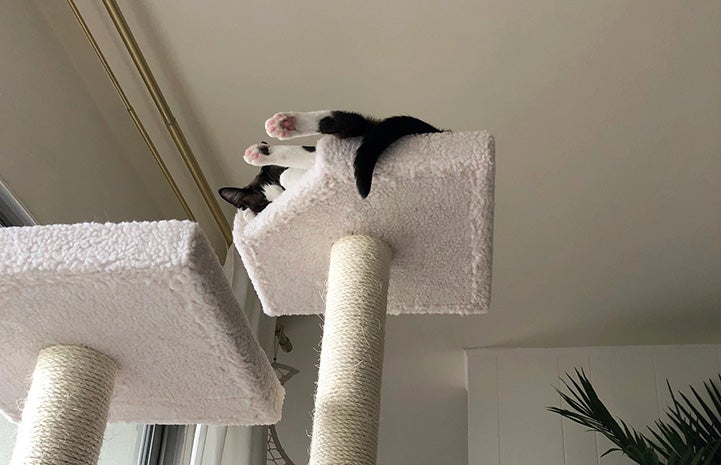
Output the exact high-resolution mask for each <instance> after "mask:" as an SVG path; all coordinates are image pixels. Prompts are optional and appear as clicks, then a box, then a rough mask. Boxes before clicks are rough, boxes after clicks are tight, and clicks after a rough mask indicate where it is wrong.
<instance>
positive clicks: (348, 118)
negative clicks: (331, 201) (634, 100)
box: [219, 111, 441, 213]
mask: <svg viewBox="0 0 721 465" xmlns="http://www.w3.org/2000/svg"><path fill="white" fill-rule="evenodd" d="M265 131H266V132H267V133H268V135H269V136H271V137H275V138H276V139H280V140H286V139H292V138H294V137H302V136H309V135H316V134H332V135H335V136H336V137H339V138H341V139H345V138H347V137H362V138H363V139H362V141H361V145H360V147H358V150H357V151H356V156H355V160H354V169H355V180H356V187H357V188H358V192H359V193H360V195H361V197H363V198H366V197H367V196H368V194H369V193H370V189H371V182H372V180H373V170H374V168H375V165H376V162H377V161H378V159H379V158H380V156H381V154H382V153H383V151H385V149H387V148H388V147H389V146H390V145H391V144H392V143H393V142H395V141H397V140H398V139H400V138H401V137H403V136H408V135H411V134H426V133H435V132H441V131H440V130H439V129H436V128H435V127H433V126H431V125H430V124H428V123H426V122H424V121H421V120H419V119H417V118H413V117H411V116H393V117H390V118H386V119H384V120H376V119H373V118H368V117H365V116H363V115H360V114H358V113H352V112H346V111H313V112H305V113H290V112H287V113H276V114H275V115H273V117H272V118H270V119H269V120H267V121H266V122H265ZM314 152H315V147H314V146H307V145H306V146H296V145H276V146H271V145H268V143H266V142H261V143H260V144H255V145H252V146H250V147H248V149H247V150H246V151H245V155H244V156H243V158H244V159H245V161H246V162H247V163H249V164H251V165H255V166H260V167H261V171H260V173H259V174H258V176H256V177H255V179H253V181H252V182H251V183H250V184H248V185H247V186H245V187H242V188H237V187H223V188H222V189H220V191H219V193H220V196H221V197H222V198H223V199H224V200H226V201H227V202H229V203H230V204H232V205H234V206H235V207H236V208H240V209H242V210H248V211H251V212H253V213H260V212H261V211H263V209H265V207H267V206H268V205H269V204H270V203H271V202H272V201H273V200H275V199H276V198H278V196H279V195H280V194H281V193H282V192H283V190H285V189H286V188H288V187H289V186H291V185H293V184H294V183H295V182H297V181H298V180H299V179H300V177H301V176H302V175H303V174H304V173H305V172H306V171H307V170H308V169H310V168H311V167H312V166H313V163H314V162H315V154H314Z"/></svg>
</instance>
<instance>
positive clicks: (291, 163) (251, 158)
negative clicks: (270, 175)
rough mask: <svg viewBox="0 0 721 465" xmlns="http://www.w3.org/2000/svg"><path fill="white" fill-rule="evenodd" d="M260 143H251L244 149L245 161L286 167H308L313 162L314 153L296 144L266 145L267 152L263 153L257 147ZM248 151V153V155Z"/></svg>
mask: <svg viewBox="0 0 721 465" xmlns="http://www.w3.org/2000/svg"><path fill="white" fill-rule="evenodd" d="M260 145H261V144H256V145H251V146H250V147H248V150H246V155H245V156H244V158H245V161H246V162H247V163H249V164H251V165H253V166H267V165H275V166H285V167H287V168H300V169H304V170H307V169H310V168H312V167H313V163H315V153H313V152H308V151H307V150H305V149H304V148H303V147H300V146H298V145H273V146H268V150H269V154H268V155H263V154H261V153H260V152H259V150H258V147H259V146H260ZM248 152H250V155H248Z"/></svg>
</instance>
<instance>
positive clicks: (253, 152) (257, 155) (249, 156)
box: [243, 144, 268, 165]
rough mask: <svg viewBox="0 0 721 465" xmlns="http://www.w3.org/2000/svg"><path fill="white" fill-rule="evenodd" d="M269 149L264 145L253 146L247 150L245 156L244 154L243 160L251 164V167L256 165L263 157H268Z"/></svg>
mask: <svg viewBox="0 0 721 465" xmlns="http://www.w3.org/2000/svg"><path fill="white" fill-rule="evenodd" d="M264 149H265V150H264ZM267 151H268V148H267V145H264V144H255V145H251V146H250V147H248V148H247V149H245V154H243V159H244V160H245V161H246V163H250V164H251V165H255V164H256V163H258V161H260V159H261V158H262V157H265V156H267V155H268V154H267V153H264V152H267Z"/></svg>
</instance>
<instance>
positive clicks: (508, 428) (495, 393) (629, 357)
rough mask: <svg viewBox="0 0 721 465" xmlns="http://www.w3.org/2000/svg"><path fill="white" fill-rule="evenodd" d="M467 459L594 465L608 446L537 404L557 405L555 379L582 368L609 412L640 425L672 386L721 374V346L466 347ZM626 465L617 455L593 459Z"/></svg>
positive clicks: (482, 463) (511, 464)
mask: <svg viewBox="0 0 721 465" xmlns="http://www.w3.org/2000/svg"><path fill="white" fill-rule="evenodd" d="M466 354H467V361H468V362H467V363H468V450H469V453H468V456H469V461H468V463H469V464H470V465H490V464H498V465H558V464H564V463H565V464H568V465H571V464H573V465H597V464H598V463H599V456H600V454H602V453H603V452H605V451H606V450H608V449H609V448H611V447H612V445H611V443H610V442H609V441H608V440H606V439H605V438H604V437H603V436H601V435H596V434H594V433H588V432H587V431H585V428H584V427H581V426H579V425H576V424H575V423H572V422H570V421H567V420H565V419H564V420H562V419H561V417H560V416H558V415H556V414H552V413H550V412H547V411H546V410H545V407H547V406H559V405H560V397H559V396H558V394H557V393H556V392H555V390H554V386H559V384H560V383H559V377H561V376H563V375H564V373H567V372H572V371H573V370H574V369H575V368H583V369H584V371H585V372H586V374H587V375H588V377H589V379H590V380H591V381H592V383H593V386H594V388H595V389H596V391H597V392H598V394H599V397H600V398H601V399H602V400H603V401H604V402H605V403H606V406H607V407H608V408H609V410H610V411H611V413H612V414H614V415H615V416H618V417H620V418H622V419H623V420H624V421H627V422H628V423H629V424H630V425H632V426H634V427H635V428H637V429H639V431H642V430H645V427H644V426H645V425H651V424H652V422H653V421H654V420H655V419H657V418H660V417H661V415H662V414H663V411H664V410H665V406H666V405H668V403H669V401H670V397H669V394H668V390H667V387H666V380H668V381H669V382H670V383H671V385H672V387H673V388H675V390H681V391H683V392H690V391H689V390H688V386H689V385H693V386H695V387H701V388H702V383H703V381H706V380H708V379H709V378H712V377H715V376H716V374H717V373H721V346H717V345H700V346H698V345H697V346H694V345H690V346H645V347H642V346H637V347H597V348H567V349H476V350H469V351H467V353H466ZM600 463H603V464H604V465H630V464H631V463H632V462H631V461H630V460H628V459H627V458H625V457H623V456H621V455H620V454H611V455H609V456H607V457H605V458H603V460H601V461H600Z"/></svg>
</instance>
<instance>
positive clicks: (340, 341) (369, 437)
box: [310, 236, 391, 465]
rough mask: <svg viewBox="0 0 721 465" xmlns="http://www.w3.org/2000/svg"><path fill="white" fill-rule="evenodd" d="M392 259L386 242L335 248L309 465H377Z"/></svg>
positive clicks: (354, 241) (354, 240)
mask: <svg viewBox="0 0 721 465" xmlns="http://www.w3.org/2000/svg"><path fill="white" fill-rule="evenodd" d="M390 259H391V252H390V249H389V248H388V246H387V245H386V244H385V243H383V242H382V241H380V240H377V239H374V238H372V237H367V236H346V237H344V238H342V239H340V240H339V241H338V242H336V243H335V244H333V248H332V249H331V257H330V267H329V271H328V299H327V301H326V311H325V324H324V328H323V345H322V350H321V355H320V367H319V370H318V388H317V391H316V397H315V413H314V416H313V434H312V438H311V446H310V465H374V464H375V463H376V455H377V451H378V419H379V413H380V394H381V392H380V391H381V378H382V374H383V344H384V337H385V321H386V304H387V300H388V275H389V269H390Z"/></svg>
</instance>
